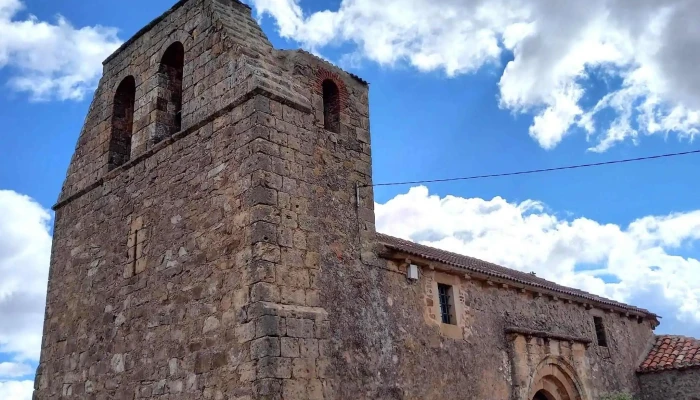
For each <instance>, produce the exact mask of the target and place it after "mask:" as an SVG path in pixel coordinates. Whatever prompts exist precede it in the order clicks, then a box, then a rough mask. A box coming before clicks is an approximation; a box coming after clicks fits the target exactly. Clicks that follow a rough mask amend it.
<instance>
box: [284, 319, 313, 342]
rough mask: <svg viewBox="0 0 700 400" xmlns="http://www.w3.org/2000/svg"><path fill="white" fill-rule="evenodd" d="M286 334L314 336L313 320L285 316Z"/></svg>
mask: <svg viewBox="0 0 700 400" xmlns="http://www.w3.org/2000/svg"><path fill="white" fill-rule="evenodd" d="M286 323H287V336H290V337H297V338H313V337H314V321H313V320H310V319H302V318H287V319H286Z"/></svg>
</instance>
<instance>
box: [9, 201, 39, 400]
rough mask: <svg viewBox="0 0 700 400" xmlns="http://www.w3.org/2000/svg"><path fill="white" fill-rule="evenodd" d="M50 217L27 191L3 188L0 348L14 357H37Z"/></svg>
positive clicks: (15, 358) (35, 359)
mask: <svg viewBox="0 0 700 400" xmlns="http://www.w3.org/2000/svg"><path fill="white" fill-rule="evenodd" d="M50 219H51V216H50V214H49V212H48V211H47V210H45V209H43V208H42V207H41V206H40V205H39V204H38V203H36V202H35V201H33V200H32V199H30V198H29V197H27V196H23V195H20V194H18V193H15V192H13V191H8V190H0V276H2V279H0V354H3V353H4V357H3V358H7V357H10V358H12V359H14V361H15V362H23V361H26V360H30V361H38V360H39V355H40V351H41V335H42V326H43V320H44V307H45V305H46V284H47V280H48V270H49V258H50V254H51V236H50V234H49V221H50ZM1 372H2V371H0V377H1V376H2V373H1ZM0 397H1V396H0Z"/></svg>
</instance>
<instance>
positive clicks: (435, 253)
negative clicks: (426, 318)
mask: <svg viewBox="0 0 700 400" xmlns="http://www.w3.org/2000/svg"><path fill="white" fill-rule="evenodd" d="M377 239H378V240H379V242H380V243H381V244H383V245H384V246H386V247H387V248H389V249H392V250H395V251H401V252H403V253H406V254H410V255H414V256H417V257H421V258H425V259H428V260H431V261H437V262H441V263H443V264H447V265H451V266H454V267H458V268H463V269H466V270H469V271H473V272H477V273H481V274H484V275H487V276H492V277H495V278H501V279H505V280H509V281H512V282H517V283H520V284H522V285H526V286H533V287H538V288H543V289H547V290H550V291H553V292H558V293H562V294H567V295H570V296H574V297H578V298H581V299H585V300H588V301H590V302H591V303H598V304H601V305H603V306H608V307H617V308H621V309H624V310H628V311H633V312H637V313H642V314H645V315H646V316H649V317H652V318H657V317H658V316H657V315H656V314H654V313H652V312H650V311H648V310H645V309H643V308H638V307H634V306H631V305H627V304H623V303H620V302H617V301H614V300H609V299H606V298H603V297H600V296H596V295H594V294H591V293H587V292H584V291H582V290H578V289H574V288H570V287H566V286H561V285H558V284H556V283H554V282H551V281H548V280H546V279H542V278H539V277H537V276H535V275H532V274H528V273H526V272H521V271H516V270H514V269H510V268H506V267H502V266H500V265H496V264H493V263H490V262H486V261H482V260H479V259H476V258H474V257H469V256H464V255H461V254H456V253H451V252H449V251H445V250H440V249H436V248H434V247H429V246H424V245H420V244H417V243H414V242H410V241H407V240H403V239H399V238H396V237H393V236H388V235H384V234H381V233H378V234H377Z"/></svg>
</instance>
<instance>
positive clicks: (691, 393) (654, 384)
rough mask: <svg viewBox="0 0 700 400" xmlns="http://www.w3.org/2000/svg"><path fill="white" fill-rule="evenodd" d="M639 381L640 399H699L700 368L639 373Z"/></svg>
mask: <svg viewBox="0 0 700 400" xmlns="http://www.w3.org/2000/svg"><path fill="white" fill-rule="evenodd" d="M639 381H640V382H641V386H642V396H640V398H641V399H642V400H657V399H668V400H698V399H700V368H692V369H684V370H670V371H662V372H650V373H645V374H640V375H639Z"/></svg>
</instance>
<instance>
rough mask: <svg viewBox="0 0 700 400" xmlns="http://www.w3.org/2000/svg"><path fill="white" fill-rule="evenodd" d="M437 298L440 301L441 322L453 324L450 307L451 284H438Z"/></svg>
mask: <svg viewBox="0 0 700 400" xmlns="http://www.w3.org/2000/svg"><path fill="white" fill-rule="evenodd" d="M438 300H439V301H440V318H441V320H442V323H443V324H450V325H454V323H455V321H454V314H453V309H452V286H450V285H444V284H442V283H439V284H438Z"/></svg>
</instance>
